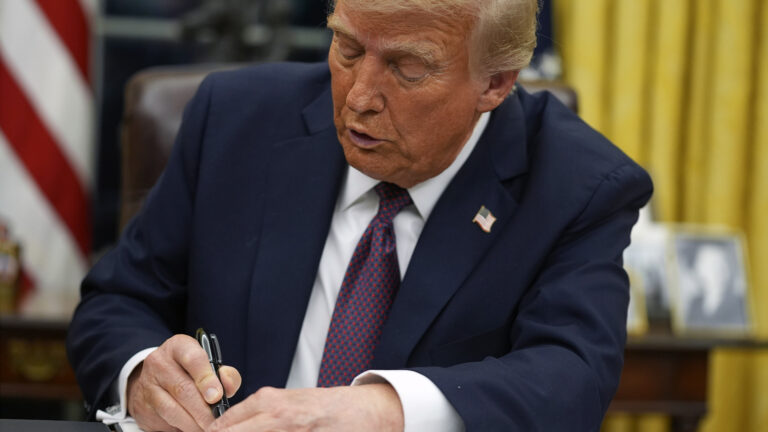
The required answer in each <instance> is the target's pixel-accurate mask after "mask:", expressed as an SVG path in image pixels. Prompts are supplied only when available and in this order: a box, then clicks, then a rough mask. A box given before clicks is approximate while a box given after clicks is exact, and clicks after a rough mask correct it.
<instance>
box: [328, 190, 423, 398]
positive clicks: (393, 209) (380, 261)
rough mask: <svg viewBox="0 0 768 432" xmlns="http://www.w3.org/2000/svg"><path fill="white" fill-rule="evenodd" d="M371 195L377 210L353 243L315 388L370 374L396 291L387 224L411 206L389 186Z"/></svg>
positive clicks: (393, 253) (396, 270)
mask: <svg viewBox="0 0 768 432" xmlns="http://www.w3.org/2000/svg"><path fill="white" fill-rule="evenodd" d="M375 190H376V193H377V194H378V195H379V211H378V213H376V216H374V217H373V219H372V220H371V223H370V224H368V228H366V229H365V233H363V236H362V237H361V238H360V242H358V243H357V247H356V248H355V252H354V253H353V254H352V260H350V262H349V266H348V267H347V272H346V274H345V275H344V281H343V282H342V284H341V290H340V291H339V296H338V298H337V299H336V306H335V307H334V310H333V317H332V318H331V325H330V327H329V328H328V336H327V338H326V339H325V349H324V351H323V360H322V362H321V363H320V374H319V376H318V378H317V385H318V387H333V386H341V385H349V384H350V383H351V382H352V379H353V378H354V377H355V376H357V375H358V374H360V373H361V372H363V371H365V370H367V369H369V367H370V364H371V362H372V360H373V350H374V349H375V348H376V345H377V344H378V342H379V337H380V336H381V330H382V328H383V327H384V322H386V320H387V314H388V313H389V307H390V305H391V304H392V299H393V298H394V297H395V293H396V292H397V288H398V287H399V286H400V268H399V267H398V262H397V250H396V247H395V233H394V231H393V227H392V220H393V219H394V218H395V215H397V213H398V212H399V211H400V210H402V209H403V207H405V206H407V205H408V204H411V202H412V201H411V197H410V196H409V195H408V191H407V190H405V189H403V188H401V187H399V186H396V185H393V184H391V183H379V184H378V185H376V187H375Z"/></svg>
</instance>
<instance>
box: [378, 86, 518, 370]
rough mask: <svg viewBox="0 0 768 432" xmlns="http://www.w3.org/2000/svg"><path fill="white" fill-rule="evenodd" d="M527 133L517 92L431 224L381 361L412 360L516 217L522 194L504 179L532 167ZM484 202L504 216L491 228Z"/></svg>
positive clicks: (387, 365) (393, 364) (393, 314)
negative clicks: (485, 225)
mask: <svg viewBox="0 0 768 432" xmlns="http://www.w3.org/2000/svg"><path fill="white" fill-rule="evenodd" d="M525 133H526V132H525V121H524V118H523V115H522V109H521V107H520V105H519V102H518V99H517V98H516V97H514V96H512V97H510V98H508V99H507V101H505V102H504V104H502V105H501V106H500V107H499V108H497V110H496V111H495V112H494V113H493V115H492V118H491V121H490V122H489V124H488V127H487V129H486V131H485V132H484V133H483V136H482V138H481V139H480V141H479V142H478V144H477V146H476V148H475V150H474V151H473V152H472V155H471V156H470V157H469V159H467V162H466V163H465V164H464V166H463V167H462V168H461V169H460V170H459V172H458V173H457V174H456V177H454V179H453V180H452V181H451V183H450V184H449V185H448V187H447V188H446V190H445V191H444V192H443V195H442V196H441V197H440V199H439V200H438V202H437V205H436V206H435V208H434V210H433V212H432V214H431V215H430V217H429V219H428V220H427V222H426V224H425V225H424V229H423V231H422V233H421V236H420V237H419V241H418V243H417V245H416V249H415V250H414V253H413V256H412V257H411V261H410V264H409V266H408V270H407V271H406V273H405V277H404V279H403V282H402V284H401V287H400V290H399V292H398V294H397V297H396V298H395V301H394V303H393V305H392V309H391V311H390V314H389V318H388V320H387V323H386V325H385V327H384V330H383V333H382V337H381V341H380V343H379V346H378V347H377V349H376V352H375V354H374V364H373V367H374V368H377V369H379V368H380V369H392V368H400V367H403V366H405V365H406V364H407V361H408V357H409V355H410V353H411V351H412V350H413V348H414V347H415V346H416V344H417V343H418V341H419V340H420V339H421V337H422V336H423V335H424V333H425V332H426V331H427V329H428V328H429V325H430V324H431V323H432V321H433V320H434V319H435V317H437V315H438V314H439V313H440V311H441V310H442V309H443V307H444V306H445V305H446V303H448V301H449V300H450V298H451V297H452V296H453V294H454V293H455V292H456V290H457V289H458V288H459V287H460V286H461V285H462V284H463V282H464V280H465V279H466V278H467V277H468V276H469V274H470V273H471V272H472V270H473V269H474V268H475V267H476V266H477V264H478V263H479V262H480V260H482V257H483V255H484V254H485V252H486V250H487V249H488V248H489V247H490V245H491V244H493V242H494V241H495V240H496V239H497V238H498V236H499V233H500V232H501V231H502V230H503V228H504V226H505V225H506V224H507V223H508V222H509V220H510V219H511V216H512V214H513V212H514V210H515V208H516V206H517V202H516V201H515V199H514V198H513V197H512V195H510V193H509V192H508V191H507V190H506V189H505V187H504V184H503V181H504V180H508V179H511V178H513V177H516V176H519V175H520V174H522V173H524V172H525V170H526V168H527V157H526V148H525V142H526V140H525ZM481 206H485V207H486V208H488V209H489V210H490V211H491V212H492V213H493V215H494V216H495V217H496V218H497V221H496V222H495V224H494V225H493V226H492V229H491V231H490V233H486V232H484V231H483V230H482V229H480V227H479V226H478V225H477V224H475V223H473V222H472V219H473V218H474V216H475V214H476V213H477V211H478V210H479V209H480V207H481Z"/></svg>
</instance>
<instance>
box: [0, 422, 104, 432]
mask: <svg viewBox="0 0 768 432" xmlns="http://www.w3.org/2000/svg"><path fill="white" fill-rule="evenodd" d="M0 431H3V432H5V431H8V432H11V431H13V432H109V428H107V427H106V426H104V425H103V424H101V423H84V422H68V421H50V420H6V419H0Z"/></svg>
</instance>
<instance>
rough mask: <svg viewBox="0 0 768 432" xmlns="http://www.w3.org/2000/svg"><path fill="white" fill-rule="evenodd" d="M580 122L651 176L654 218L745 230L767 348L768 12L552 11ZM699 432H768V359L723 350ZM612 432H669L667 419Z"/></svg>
mask: <svg viewBox="0 0 768 432" xmlns="http://www.w3.org/2000/svg"><path fill="white" fill-rule="evenodd" d="M553 7H554V10H553V12H554V18H555V35H554V39H555V42H556V44H557V46H558V47H559V48H560V51H561V55H562V57H563V74H564V80H565V81H566V82H567V83H569V84H570V85H572V86H573V87H574V88H575V89H576V90H577V92H578V93H579V103H580V106H581V107H582V110H581V114H582V116H583V117H584V119H585V120H586V121H587V122H588V123H590V124H591V125H592V126H593V127H595V128H596V129H598V130H599V131H601V132H603V133H604V134H605V135H606V136H608V137H609V138H610V139H612V140H613V141H614V142H615V143H616V144H617V145H619V146H620V147H622V148H623V149H624V150H625V151H626V152H627V153H628V154H629V155H631V156H632V157H633V158H635V160H637V161H638V162H639V163H641V164H642V165H643V166H645V168H646V169H648V170H649V172H651V175H652V176H653V179H654V183H655V186H656V192H655V196H654V201H653V205H654V210H655V216H656V217H657V218H658V219H660V220H662V221H670V222H698V223H712V224H721V225H726V226H730V227H732V228H736V229H740V230H743V231H744V232H745V234H746V238H747V247H748V258H749V273H750V278H749V280H750V296H751V300H752V321H753V324H754V334H755V336H756V337H758V338H762V339H768V266H766V264H768V0H674V1H664V0H553ZM711 365H712V368H711V374H710V377H709V394H710V403H709V408H710V413H709V415H708V416H707V418H706V419H705V420H704V421H703V422H702V425H701V428H700V430H701V432H719V431H731V430H733V431H746V432H763V431H768V352H766V351H755V350H751V351H749V350H734V349H731V350H719V351H717V352H716V353H714V354H713V356H712V359H711ZM603 429H604V430H610V431H614V430H615V431H620V430H622V431H623V430H631V431H638V432H640V431H643V432H649V431H657V432H658V431H666V430H669V422H668V421H667V419H664V418H662V417H659V416H641V417H639V418H638V417H632V416H627V415H619V416H614V417H611V418H609V419H607V420H606V423H605V425H604V427H603Z"/></svg>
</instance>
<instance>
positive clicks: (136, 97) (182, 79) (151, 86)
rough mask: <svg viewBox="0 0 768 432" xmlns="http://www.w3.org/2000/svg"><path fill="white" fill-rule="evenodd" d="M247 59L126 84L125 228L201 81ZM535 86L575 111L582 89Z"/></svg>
mask: <svg viewBox="0 0 768 432" xmlns="http://www.w3.org/2000/svg"><path fill="white" fill-rule="evenodd" d="M238 66H241V65H237V64H218V65H202V66H200V65H195V66H189V65H186V66H166V67H157V68H150V69H146V70H143V71H140V72H138V73H137V74H136V75H134V76H133V77H132V78H131V79H130V80H129V81H128V83H127V84H126V90H125V107H124V111H123V120H122V130H121V139H120V141H121V146H122V186H121V204H120V220H119V225H118V226H119V229H120V231H122V230H123V228H124V227H125V225H126V224H127V223H128V221H129V220H130V219H131V218H132V217H133V216H134V215H135V214H136V212H138V210H139V209H140V208H141V205H142V204H143V202H144V198H145V197H146V196H147V193H148V192H149V190H150V189H151V188H152V186H153V185H154V184H155V181H157V179H158V177H160V174H161V173H162V172H163V169H164V168H165V164H166V163H167V162H168V157H169V156H170V153H171V147H172V146H173V143H174V140H175V137H176V133H177V132H178V130H179V126H180V125H181V117H182V114H183V111H184V107H185V106H186V104H187V102H189V100H190V99H192V96H193V95H194V94H195V91H196V90H197V87H198V86H199V85H200V82H201V81H202V80H203V78H205V76H206V75H208V74H209V73H211V72H213V71H216V70H224V69H231V68H234V67H238ZM522 85H523V87H525V88H526V89H527V90H528V91H530V92H537V91H542V90H548V91H551V92H552V93H553V94H554V95H555V96H556V97H557V98H558V99H560V100H561V101H563V103H565V105H566V106H568V107H570V108H571V109H572V110H573V111H575V112H576V111H577V107H578V105H577V102H578V100H577V97H576V92H574V91H573V89H571V88H570V87H568V86H566V85H564V84H562V83H557V82H548V81H538V82H527V83H522Z"/></svg>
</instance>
